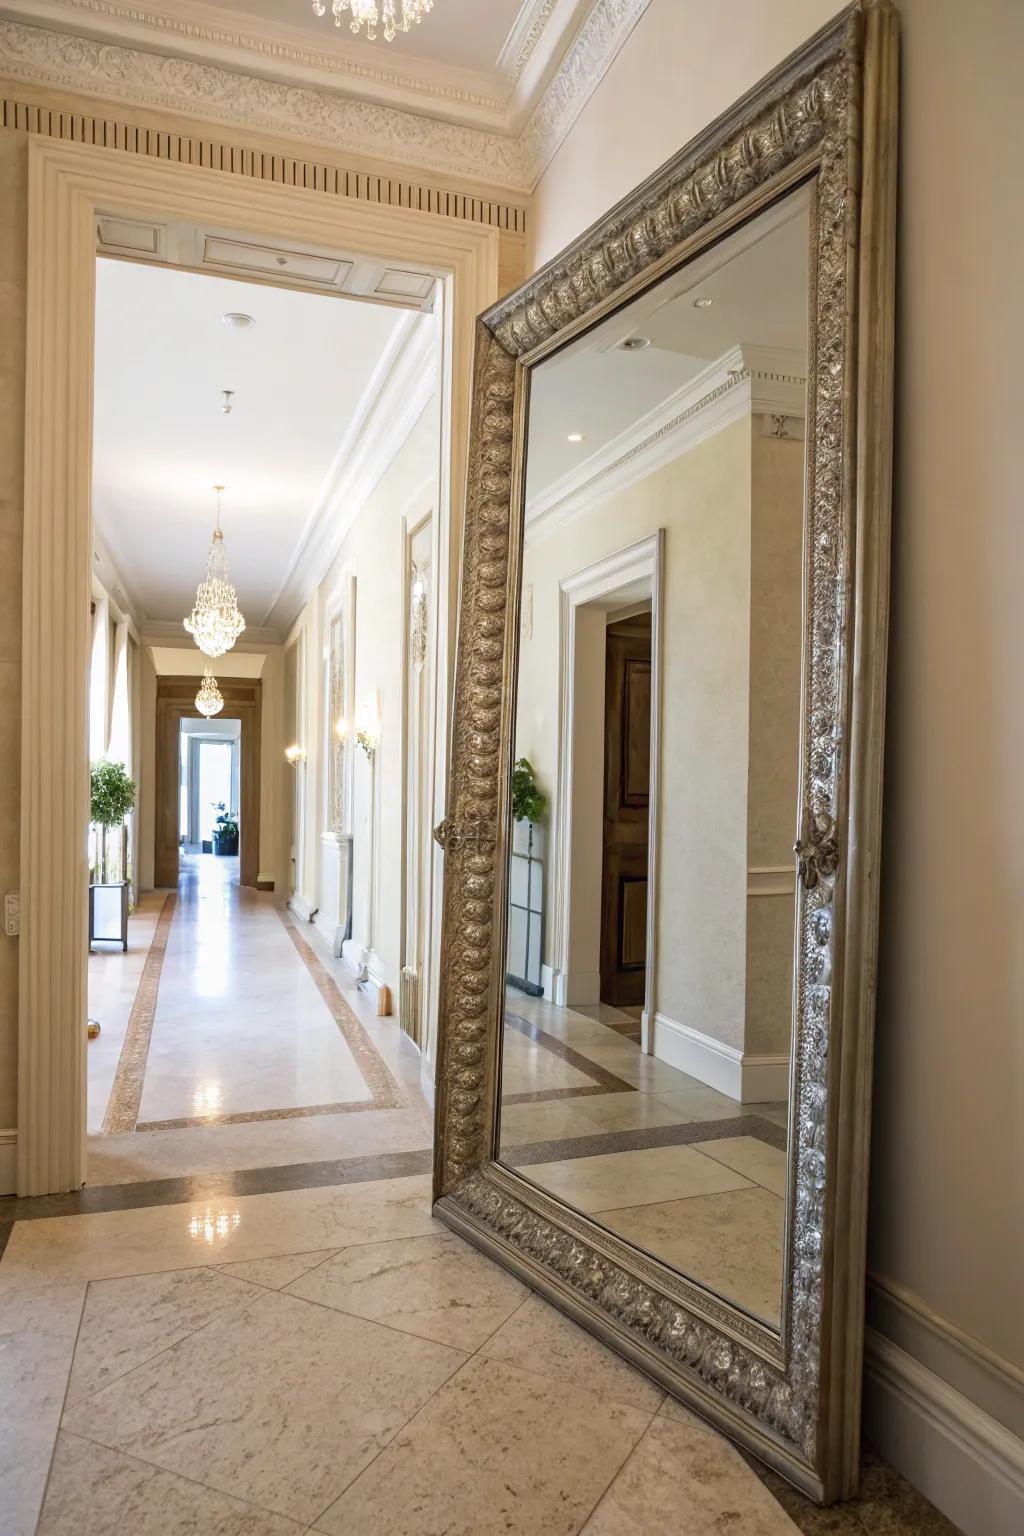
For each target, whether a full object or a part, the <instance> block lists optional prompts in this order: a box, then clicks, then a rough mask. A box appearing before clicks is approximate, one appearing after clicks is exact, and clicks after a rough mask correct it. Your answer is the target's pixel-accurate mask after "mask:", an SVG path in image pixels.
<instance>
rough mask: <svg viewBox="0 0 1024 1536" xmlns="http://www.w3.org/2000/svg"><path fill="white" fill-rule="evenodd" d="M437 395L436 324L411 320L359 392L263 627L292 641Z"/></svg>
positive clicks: (403, 327) (419, 317) (410, 318)
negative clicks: (321, 585) (293, 632)
mask: <svg viewBox="0 0 1024 1536" xmlns="http://www.w3.org/2000/svg"><path fill="white" fill-rule="evenodd" d="M436 388H437V331H436V325H435V324H433V323H431V321H430V320H429V319H427V318H425V317H421V316H419V315H410V316H409V318H408V322H407V324H406V325H404V326H402V327H400V329H399V331H398V332H397V335H396V339H395V342H394V343H393V344H392V346H391V347H390V348H389V349H388V351H387V353H386V354H385V356H384V358H383V359H382V361H381V363H380V364H379V365H378V367H377V369H376V370H375V372H374V375H373V377H372V378H371V380H370V383H369V384H368V386H367V388H366V391H365V392H364V395H363V399H362V402H361V404H360V409H359V411H358V413H357V415H356V417H355V419H354V421H353V423H352V426H351V427H350V429H349V431H348V432H347V433H346V435H345V437H344V439H343V441H342V443H341V446H340V447H339V449H338V452H337V454H336V455H335V459H334V463H333V465H332V466H331V469H330V470H329V471H328V473H327V475H326V477H325V479H324V483H323V485H322V487H321V489H320V494H319V496H318V497H317V501H316V504H315V505H314V507H313V509H312V511H311V513H310V516H309V518H308V520H307V522H306V527H305V529H304V530H303V533H302V537H301V538H300V540H299V543H298V545H297V547H296V551H295V555H294V557H293V559H292V563H291V565H290V566H289V568H288V570H287V572H286V573H285V577H284V580H283V581H282V583H281V586H280V589H279V591H278V593H277V596H276V597H275V598H274V601H273V602H272V603H271V605H270V607H269V609H268V611H267V614H266V618H265V620H264V622H265V623H267V624H270V625H272V626H273V627H274V628H275V629H277V630H280V632H281V633H283V634H290V632H291V628H292V626H293V624H294V622H295V618H296V616H297V615H298V613H299V612H300V611H301V609H302V608H303V606H304V605H305V603H306V602H307V601H308V600H309V596H310V594H311V593H312V592H313V590H314V589H315V587H316V586H317V585H318V583H319V582H321V581H322V580H323V578H324V576H325V575H326V574H327V572H328V570H329V569H330V567H331V564H332V563H333V561H334V559H335V558H336V556H337V554H338V552H339V550H340V549H341V546H342V544H343V543H344V541H345V539H346V538H347V536H348V533H349V531H350V530H351V528H352V526H353V525H354V523H355V521H356V519H357V518H358V516H359V514H360V513H361V512H362V510H363V508H364V507H365V506H366V503H367V502H368V501H369V499H370V497H371V495H372V494H373V491H374V489H375V488H376V486H377V485H378V484H379V482H380V480H381V478H382V476H383V475H384V473H385V471H386V470H387V468H388V466H389V465H390V464H391V463H392V461H393V460H394V458H395V456H396V454H397V453H398V452H399V450H400V449H401V447H402V445H403V443H404V442H405V440H406V438H407V437H408V436H409V433H410V432H411V431H412V429H413V427H414V426H415V425H416V423H417V421H418V420H419V418H420V416H421V415H422V414H423V411H424V410H425V408H426V406H427V404H428V403H429V401H430V399H431V397H432V395H433V394H434V391H435V389H436Z"/></svg>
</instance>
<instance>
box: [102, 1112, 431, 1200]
mask: <svg viewBox="0 0 1024 1536" xmlns="http://www.w3.org/2000/svg"><path fill="white" fill-rule="evenodd" d="M431 1140H432V1135H431V1126H430V1122H429V1119H428V1118H427V1116H426V1114H425V1113H424V1112H423V1110H422V1109H420V1108H418V1107H410V1108H409V1109H367V1110H363V1111H360V1112H359V1113H357V1114H351V1113H345V1112H343V1113H339V1114H331V1115H310V1116H308V1117H304V1118H299V1119H294V1120H256V1121H246V1122H243V1123H242V1124H240V1125H200V1126H189V1127H187V1128H185V1129H181V1130H173V1131H146V1132H142V1133H139V1132H127V1133H125V1134H123V1135H117V1136H90V1138H89V1143H88V1154H89V1183H90V1184H91V1185H98V1184H138V1183H144V1182H146V1181H147V1180H149V1179H165V1178H176V1177H178V1176H180V1175H182V1174H188V1173H219V1172H225V1173H226V1172H234V1171H235V1170H236V1169H239V1168H281V1167H284V1166H285V1165H286V1164H288V1163H311V1162H319V1161H321V1160H322V1159H328V1158H336V1157H356V1156H362V1157H369V1156H373V1155H374V1154H376V1153H379V1152H412V1151H415V1150H416V1149H418V1148H421V1147H429V1146H430V1145H431Z"/></svg>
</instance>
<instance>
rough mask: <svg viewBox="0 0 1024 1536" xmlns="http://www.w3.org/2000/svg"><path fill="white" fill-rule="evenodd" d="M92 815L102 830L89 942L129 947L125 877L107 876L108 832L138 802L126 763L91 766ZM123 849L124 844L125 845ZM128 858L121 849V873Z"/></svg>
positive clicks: (104, 761) (121, 823) (92, 887)
mask: <svg viewBox="0 0 1024 1536" xmlns="http://www.w3.org/2000/svg"><path fill="white" fill-rule="evenodd" d="M89 788H90V800H89V816H90V819H91V820H92V821H93V823H94V824H95V825H96V826H97V827H99V829H100V852H99V862H98V864H97V866H96V869H95V871H94V873H95V874H96V875H98V877H99V878H98V879H94V880H92V881H91V882H90V885H89V943H90V945H91V944H92V943H93V942H94V941H96V940H99V941H100V942H103V941H109V942H112V943H119V944H120V945H121V948H122V949H127V948H128V893H129V883H128V881H127V880H126V879H123V878H122V879H120V880H108V879H107V832H108V831H109V830H110V828H111V827H123V826H124V824H125V821H126V820H127V817H128V814H129V812H130V811H131V809H132V807H133V806H134V804H135V781H134V779H131V778H130V777H129V775H128V770H127V768H126V767H125V765H124V763H115V762H111V761H110V760H109V759H108V758H101V759H99V761H97V762H95V763H93V764H92V765H91V768H90V778H89ZM122 849H123V844H122ZM126 865H127V860H126V857H125V855H124V852H123V851H122V858H121V872H122V875H124V874H125V873H126Z"/></svg>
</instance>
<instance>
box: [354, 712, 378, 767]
mask: <svg viewBox="0 0 1024 1536" xmlns="http://www.w3.org/2000/svg"><path fill="white" fill-rule="evenodd" d="M356 741H358V743H359V745H360V746H361V747H362V749H363V751H364V752H365V753H366V755H367V757H368V758H370V759H371V761H372V759H373V754H374V753H375V752H376V750H377V747H378V746H379V744H380V711H379V710H378V708H377V705H376V702H374V703H373V704H364V705H363V707H362V709H361V710H360V711H359V721H358V724H357V725H356Z"/></svg>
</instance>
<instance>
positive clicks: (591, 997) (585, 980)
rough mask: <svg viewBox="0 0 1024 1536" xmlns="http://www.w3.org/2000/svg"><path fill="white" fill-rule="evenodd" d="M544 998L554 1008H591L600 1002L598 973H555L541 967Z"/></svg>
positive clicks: (548, 968) (545, 966) (549, 967)
mask: <svg viewBox="0 0 1024 1536" xmlns="http://www.w3.org/2000/svg"><path fill="white" fill-rule="evenodd" d="M540 979H541V986H542V987H543V988H544V996H545V997H546V998H547V1000H548V1002H549V1003H554V1004H555V1007H556V1008H593V1007H596V1006H597V1004H598V1003H600V1001H601V972H600V971H556V970H553V969H552V968H551V966H550V965H542V966H541V972H540Z"/></svg>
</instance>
